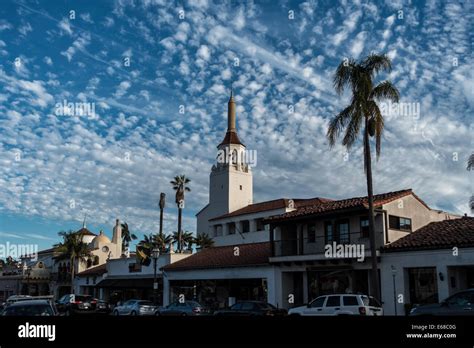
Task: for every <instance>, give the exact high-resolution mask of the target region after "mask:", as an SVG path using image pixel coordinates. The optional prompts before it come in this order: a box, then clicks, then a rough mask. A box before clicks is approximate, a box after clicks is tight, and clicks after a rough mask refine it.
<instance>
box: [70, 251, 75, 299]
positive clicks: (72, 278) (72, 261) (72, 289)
mask: <svg viewBox="0 0 474 348" xmlns="http://www.w3.org/2000/svg"><path fill="white" fill-rule="evenodd" d="M75 261H76V259H75V258H74V257H71V294H74V265H75Z"/></svg>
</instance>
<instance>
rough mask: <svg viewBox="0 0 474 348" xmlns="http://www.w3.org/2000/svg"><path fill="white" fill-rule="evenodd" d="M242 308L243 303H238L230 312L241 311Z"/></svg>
mask: <svg viewBox="0 0 474 348" xmlns="http://www.w3.org/2000/svg"><path fill="white" fill-rule="evenodd" d="M241 308H242V304H241V303H236V304H235V305H233V306H232V307H230V310H232V311H240V309H241Z"/></svg>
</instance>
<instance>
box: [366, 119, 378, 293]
mask: <svg viewBox="0 0 474 348" xmlns="http://www.w3.org/2000/svg"><path fill="white" fill-rule="evenodd" d="M368 126H369V121H368V118H367V117H366V118H365V130H364V147H365V149H364V150H365V151H364V153H365V165H366V177H367V196H368V199H369V238H370V259H371V261H372V276H371V282H370V285H371V286H370V288H371V289H370V293H371V296H373V297H375V298H376V299H377V300H379V301H380V291H379V290H380V289H379V273H378V267H377V247H376V245H375V218H374V197H373V188H372V161H371V157H370V142H369V128H368Z"/></svg>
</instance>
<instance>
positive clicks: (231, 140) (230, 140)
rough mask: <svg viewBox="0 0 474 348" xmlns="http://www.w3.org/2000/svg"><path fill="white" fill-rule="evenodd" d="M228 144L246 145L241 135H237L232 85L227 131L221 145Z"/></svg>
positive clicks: (228, 104)
mask: <svg viewBox="0 0 474 348" xmlns="http://www.w3.org/2000/svg"><path fill="white" fill-rule="evenodd" d="M227 144H238V145H243V146H245V145H244V144H242V142H241V141H240V139H239V136H238V135H237V127H236V116H235V101H234V90H233V88H232V87H231V89H230V98H229V102H228V103H227V133H226V134H225V137H224V140H222V142H221V143H220V144H219V146H221V145H227ZM219 146H218V147H219Z"/></svg>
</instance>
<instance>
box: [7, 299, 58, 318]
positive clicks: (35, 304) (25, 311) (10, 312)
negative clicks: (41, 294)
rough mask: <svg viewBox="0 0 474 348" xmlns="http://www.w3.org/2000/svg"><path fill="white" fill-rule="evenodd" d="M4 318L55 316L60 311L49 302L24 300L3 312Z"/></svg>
mask: <svg viewBox="0 0 474 348" xmlns="http://www.w3.org/2000/svg"><path fill="white" fill-rule="evenodd" d="M2 315H3V316H55V315H58V311H57V310H56V307H55V305H54V303H53V302H52V301H49V300H24V301H18V302H15V303H12V304H10V305H9V306H8V307H6V308H5V309H4V310H3V312H2Z"/></svg>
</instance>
